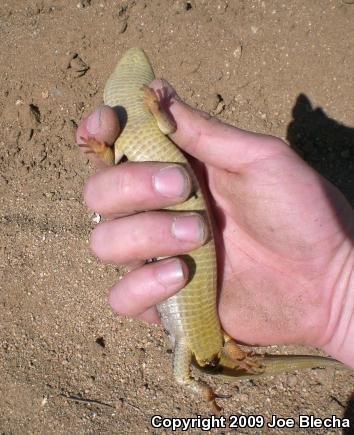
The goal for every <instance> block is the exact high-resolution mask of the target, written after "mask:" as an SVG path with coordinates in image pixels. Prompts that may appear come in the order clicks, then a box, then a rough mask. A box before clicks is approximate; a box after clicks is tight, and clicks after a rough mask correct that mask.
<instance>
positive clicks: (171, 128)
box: [142, 85, 177, 134]
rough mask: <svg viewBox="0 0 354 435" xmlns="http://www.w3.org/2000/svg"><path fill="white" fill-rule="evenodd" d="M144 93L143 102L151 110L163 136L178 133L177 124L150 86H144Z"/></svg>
mask: <svg viewBox="0 0 354 435" xmlns="http://www.w3.org/2000/svg"><path fill="white" fill-rule="evenodd" d="M142 91H143V92H144V95H143V101H144V104H145V106H146V107H147V108H148V109H149V110H150V112H151V114H152V115H153V117H154V118H155V120H156V123H157V125H158V127H159V129H160V130H161V131H162V133H163V134H171V133H174V132H175V131H176V128H177V126H176V123H175V121H174V120H173V119H172V117H171V115H170V114H169V113H167V112H166V110H164V109H163V107H162V106H161V104H160V102H159V98H158V96H157V94H156V92H155V91H154V90H153V89H151V88H149V86H146V85H143V87H142Z"/></svg>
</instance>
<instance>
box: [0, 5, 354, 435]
mask: <svg viewBox="0 0 354 435" xmlns="http://www.w3.org/2000/svg"><path fill="white" fill-rule="evenodd" d="M353 23H354V4H351V3H350V2H349V1H347V2H345V1H343V0H311V1H308V0H296V1H292V2H287V1H283V0H282V1H278V0H273V1H270V0H264V1H258V0H249V1H248V0H215V1H213V0H191V1H172V0H160V1H159V0H151V1H139V0H136V1H125V2H121V1H113V0H91V1H89V0H81V1H79V0H45V1H44V0H43V1H25V0H22V1H21V0H13V1H10V0H9V1H6V0H2V1H1V4H0V35H1V38H0V84H1V86H0V113H1V117H0V123H1V138H0V141H1V142H0V146H1V152H0V189H1V190H0V193H1V239H0V247H1V251H0V252H1V262H0V271H1V294H0V304H1V317H0V326H1V330H0V343H1V346H0V363H1V364H0V379H1V383H0V394H1V400H0V433H1V434H6V435H7V434H103V433H104V434H106V433H107V434H108V433H109V434H121V433H169V431H168V430H166V431H165V432H164V431H162V430H158V429H155V430H153V429H152V428H151V425H150V418H151V416H152V415H154V414H160V415H162V416H164V417H168V416H175V417H178V416H184V417H193V416H196V415H197V414H201V415H207V414H208V411H209V410H208V407H207V406H206V405H205V404H204V403H200V401H199V400H198V401H196V400H195V398H194V397H191V396H190V394H189V393H187V392H185V391H184V390H183V389H182V388H180V387H178V386H176V384H175V383H174V381H173V378H172V376H171V350H170V345H169V343H168V341H167V339H166V337H165V336H164V334H163V332H162V330H161V329H160V328H159V327H157V326H156V327H155V326H146V325H144V324H141V323H138V322H135V321H131V320H129V319H125V318H118V317H117V316H116V315H114V314H113V313H112V312H111V311H110V309H109V308H108V305H107V303H106V298H107V292H108V288H109V287H110V286H111V285H112V284H113V283H114V282H115V280H116V279H117V276H118V274H119V270H118V269H117V268H115V267H113V266H107V265H102V264H100V263H99V262H98V261H97V260H96V259H95V258H94V257H93V255H92V254H91V253H90V251H89V248H88V240H89V234H90V230H91V228H92V227H93V222H92V216H91V215H90V213H89V212H88V211H87V210H86V208H85V206H84V204H83V200H82V188H83V184H84V182H85V179H86V178H87V177H88V175H89V174H90V173H92V168H91V167H90V165H89V164H88V163H87V162H86V161H85V160H84V159H83V158H82V157H80V156H79V154H78V151H77V148H76V146H75V144H74V140H73V134H74V131H75V126H76V125H77V123H78V122H79V121H80V119H81V118H82V116H83V115H84V114H85V113H88V111H90V110H91V109H92V108H93V107H95V106H96V105H97V104H98V103H100V102H101V98H102V89H103V86H104V83H105V80H106V79H107V77H108V76H109V74H110V72H111V70H112V69H113V67H114V66H115V64H116V62H117V60H118V58H119V57H120V56H121V54H122V53H123V52H124V51H125V50H126V49H127V48H129V47H131V46H140V47H142V48H144V49H145V50H146V52H147V53H148V55H149V56H150V58H151V59H152V62H153V65H154V68H155V70H156V72H157V75H158V76H163V77H165V78H167V79H169V81H170V82H171V83H172V84H173V85H174V86H175V87H176V89H177V90H178V92H179V93H180V95H181V96H182V97H183V98H184V99H186V100H187V101H188V102H189V103H190V104H192V105H194V106H195V107H198V108H200V109H203V110H205V111H207V112H209V113H212V114H216V115H217V116H218V117H219V118H220V119H222V120H224V121H226V122H229V123H232V124H233V125H237V126H239V127H242V128H245V129H249V130H254V131H258V132H265V133H269V134H274V135H277V136H280V137H283V138H287V139H288V141H289V142H290V143H291V145H292V146H294V147H297V148H298V150H299V152H300V153H301V154H302V155H303V156H304V158H305V159H307V160H308V161H309V162H310V163H311V164H312V165H314V166H315V167H316V168H317V169H318V170H320V171H321V173H323V174H324V175H325V176H327V177H329V178H330V179H331V180H332V181H333V182H334V183H336V184H337V185H338V186H339V187H340V188H341V189H342V191H343V192H344V193H345V194H346V195H347V197H348V198H349V200H350V201H351V202H352V203H353V202H354V192H353V181H354V175H353V174H354V171H353V169H354V163H353V161H354V146H353V142H354V130H353V124H354V123H353V101H354V89H353V67H354V65H353V48H354V26H353ZM273 350H274V349H273ZM292 350H293V351H294V350H296V349H292ZM298 350H299V349H298ZM300 350H303V349H300ZM353 384H354V376H353V374H351V373H350V372H349V373H348V372H340V371H333V370H313V371H305V372H302V373H301V374H300V373H294V374H283V375H279V376H275V377H271V378H268V379H264V380H254V381H244V382H239V383H238V384H237V385H236V386H231V385H225V386H223V387H220V386H219V388H218V390H219V391H220V390H222V391H224V392H229V393H231V394H232V395H233V398H232V399H229V400H225V401H223V406H224V411H225V415H230V414H236V413H239V414H243V415H249V414H257V415H258V414H259V415H263V416H264V417H265V419H269V418H270V417H271V415H272V414H276V415H278V416H283V417H293V418H295V419H296V418H297V417H298V415H300V414H313V415H315V416H317V417H329V416H331V415H336V416H338V417H343V416H347V417H349V416H352V415H353V409H354V404H353V402H354V398H353V396H352V392H353ZM72 395H74V396H79V397H82V398H86V399H91V400H95V401H97V403H91V404H88V403H80V402H75V401H71V400H68V399H67V398H66V396H72ZM352 424H354V422H352ZM228 431H229V430H228V429H224V430H223V431H220V433H223V432H224V433H227V432H228ZM197 432H198V433H201V431H200V430H199V431H197ZM262 432H263V433H268V432H270V430H268V429H263V430H262ZM239 433H240V434H241V433H242V434H243V433H254V430H251V429H249V428H246V429H242V430H240V431H239ZM258 433H259V430H258ZM272 433H284V432H282V431H281V430H280V431H278V432H276V431H273V432H272ZM291 433H303V431H301V430H299V429H293V430H291ZM312 433H340V431H339V430H338V429H337V430H333V431H331V430H324V429H323V430H320V429H316V430H313V431H312ZM346 433H349V432H348V431H347V432H346Z"/></svg>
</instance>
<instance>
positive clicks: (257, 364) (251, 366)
mask: <svg viewBox="0 0 354 435" xmlns="http://www.w3.org/2000/svg"><path fill="white" fill-rule="evenodd" d="M222 356H223V357H224V358H225V357H226V358H227V359H228V360H229V362H231V363H232V364H233V368H235V369H241V370H245V371H246V372H247V373H252V374H260V373H262V372H263V371H264V367H263V363H262V359H261V358H259V357H258V356H257V357H256V356H254V355H252V354H251V353H249V352H245V351H244V350H242V349H241V348H240V347H239V346H238V345H237V343H236V342H235V341H234V340H232V339H231V338H229V337H225V343H224V347H223V349H222ZM221 365H224V361H221ZM225 365H229V364H225Z"/></svg>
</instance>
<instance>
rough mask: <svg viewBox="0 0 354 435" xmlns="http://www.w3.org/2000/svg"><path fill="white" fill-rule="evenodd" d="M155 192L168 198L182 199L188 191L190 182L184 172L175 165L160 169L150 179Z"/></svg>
mask: <svg viewBox="0 0 354 435" xmlns="http://www.w3.org/2000/svg"><path fill="white" fill-rule="evenodd" d="M152 184H153V187H154V189H155V190H156V192H158V193H160V194H161V195H163V196H166V197H169V198H184V197H185V196H187V195H188V193H189V191H190V180H189V177H188V175H187V173H186V171H185V170H184V169H183V168H182V167H181V166H177V165H173V166H167V168H163V169H160V170H159V171H158V172H157V173H156V174H154V175H153V177H152Z"/></svg>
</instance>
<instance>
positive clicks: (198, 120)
mask: <svg viewBox="0 0 354 435" xmlns="http://www.w3.org/2000/svg"><path fill="white" fill-rule="evenodd" d="M150 86H151V87H152V88H153V89H154V90H155V91H156V93H157V94H158V96H159V100H160V104H161V105H162V107H163V108H164V109H165V110H166V111H167V112H169V113H170V114H171V115H172V117H173V118H174V120H175V121H176V124H177V129H176V131H175V132H174V133H172V134H170V135H169V137H170V138H171V139H172V140H173V142H174V143H175V144H176V145H178V146H179V147H180V148H181V149H182V150H183V151H185V152H187V153H188V154H190V155H192V156H193V157H195V158H197V159H198V160H201V161H202V162H204V163H207V164H210V165H212V166H216V167H219V168H222V169H227V170H229V171H236V172H237V171H238V170H240V169H241V168H242V166H244V165H247V164H249V163H252V162H254V161H255V160H259V159H263V158H265V157H268V156H270V155H272V154H273V153H274V151H276V150H277V151H279V145H281V147H282V148H283V149H284V147H285V144H284V143H283V142H282V141H281V140H278V139H275V138H274V137H272V136H266V135H262V134H258V133H252V132H248V131H245V130H241V129H239V128H236V127H232V126H231V125H227V124H224V123H222V122H220V121H219V120H217V119H216V118H213V117H211V116H210V115H208V114H207V113H205V112H201V111H199V110H196V109H193V108H192V107H190V106H188V105H187V104H186V103H184V102H182V101H181V100H180V98H179V97H178V95H177V93H176V91H175V90H174V89H173V88H172V86H171V85H170V84H169V83H168V82H167V81H166V80H154V81H153V82H152V83H151V85H150ZM275 147H276V150H275Z"/></svg>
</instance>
